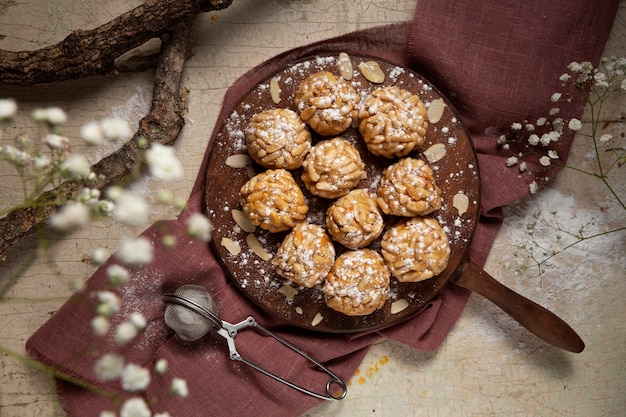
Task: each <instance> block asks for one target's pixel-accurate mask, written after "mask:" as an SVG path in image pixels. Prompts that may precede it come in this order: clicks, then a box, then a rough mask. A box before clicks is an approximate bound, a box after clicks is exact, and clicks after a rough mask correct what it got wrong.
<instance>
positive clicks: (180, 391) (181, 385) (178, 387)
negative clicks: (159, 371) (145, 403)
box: [170, 378, 189, 398]
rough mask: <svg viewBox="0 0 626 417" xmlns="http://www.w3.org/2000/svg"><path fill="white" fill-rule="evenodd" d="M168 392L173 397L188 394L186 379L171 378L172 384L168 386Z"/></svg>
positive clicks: (183, 396)
mask: <svg viewBox="0 0 626 417" xmlns="http://www.w3.org/2000/svg"><path fill="white" fill-rule="evenodd" d="M170 394H172V396H174V397H182V398H185V397H187V396H188V395H189V389H188V388H187V381H185V380H184V379H182V378H172V386H171V388H170Z"/></svg>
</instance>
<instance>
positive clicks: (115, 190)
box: [106, 185, 126, 201]
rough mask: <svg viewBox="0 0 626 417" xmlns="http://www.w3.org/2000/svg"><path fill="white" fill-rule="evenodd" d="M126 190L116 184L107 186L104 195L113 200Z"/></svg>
mask: <svg viewBox="0 0 626 417" xmlns="http://www.w3.org/2000/svg"><path fill="white" fill-rule="evenodd" d="M125 192H126V191H125V190H124V189H123V188H122V187H119V186H117V185H114V186H112V187H109V188H108V189H107V191H106V195H107V197H108V198H110V199H111V200H113V201H117V200H118V199H119V198H120V197H121V196H122V195H123V194H124V193H125Z"/></svg>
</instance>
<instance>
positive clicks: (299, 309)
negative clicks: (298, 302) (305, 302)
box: [295, 306, 304, 314]
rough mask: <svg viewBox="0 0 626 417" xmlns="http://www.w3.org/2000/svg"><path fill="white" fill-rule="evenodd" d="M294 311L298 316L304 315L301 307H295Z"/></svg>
mask: <svg viewBox="0 0 626 417" xmlns="http://www.w3.org/2000/svg"><path fill="white" fill-rule="evenodd" d="M295 310H296V313H298V314H302V313H304V311H302V307H300V306H297V307H296V308H295Z"/></svg>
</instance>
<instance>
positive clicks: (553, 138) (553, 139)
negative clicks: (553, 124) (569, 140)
mask: <svg viewBox="0 0 626 417" xmlns="http://www.w3.org/2000/svg"><path fill="white" fill-rule="evenodd" d="M548 136H549V137H550V142H558V140H559V139H561V134H560V133H559V132H557V131H555V130H553V131H551V132H550V133H548Z"/></svg>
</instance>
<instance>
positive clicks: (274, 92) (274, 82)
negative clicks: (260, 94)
mask: <svg viewBox="0 0 626 417" xmlns="http://www.w3.org/2000/svg"><path fill="white" fill-rule="evenodd" d="M282 91H283V90H281V89H280V85H278V78H276V77H273V78H272V79H271V80H270V94H271V96H272V101H273V102H274V104H278V103H280V93H282Z"/></svg>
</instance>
